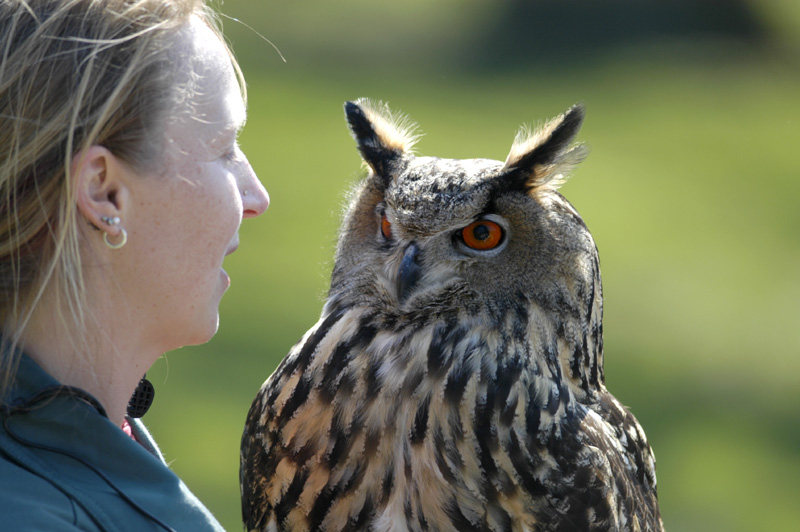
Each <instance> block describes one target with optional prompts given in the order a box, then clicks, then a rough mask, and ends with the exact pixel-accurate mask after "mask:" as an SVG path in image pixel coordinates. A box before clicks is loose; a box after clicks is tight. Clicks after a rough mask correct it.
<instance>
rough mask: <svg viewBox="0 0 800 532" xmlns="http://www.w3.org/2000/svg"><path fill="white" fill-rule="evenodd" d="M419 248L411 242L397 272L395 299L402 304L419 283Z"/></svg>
mask: <svg viewBox="0 0 800 532" xmlns="http://www.w3.org/2000/svg"><path fill="white" fill-rule="evenodd" d="M418 259H419V247H417V244H415V243H414V242H412V243H411V244H409V245H408V247H407V248H406V250H405V252H404V253H403V260H402V261H401V262H400V269H399V270H398V271H397V299H398V300H399V302H400V304H403V303H404V302H405V300H406V299H408V296H410V295H411V293H412V292H413V291H414V288H415V287H416V286H417V281H419V276H420V270H421V268H420V265H419V262H418Z"/></svg>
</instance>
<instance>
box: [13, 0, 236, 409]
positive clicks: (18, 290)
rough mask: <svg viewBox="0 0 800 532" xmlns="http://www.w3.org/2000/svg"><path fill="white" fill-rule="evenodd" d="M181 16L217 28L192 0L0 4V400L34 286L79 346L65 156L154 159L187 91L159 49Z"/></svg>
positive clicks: (75, 246) (74, 230)
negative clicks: (86, 152) (175, 105)
mask: <svg viewBox="0 0 800 532" xmlns="http://www.w3.org/2000/svg"><path fill="white" fill-rule="evenodd" d="M192 15H197V16H199V17H200V18H201V19H202V20H204V21H205V22H206V23H207V24H208V25H209V26H210V27H211V28H212V29H214V30H215V31H216V32H217V34H218V35H220V33H219V31H218V30H217V26H216V21H215V19H214V17H213V16H212V14H211V12H210V10H209V9H208V8H207V7H206V5H205V2H204V1H203V0H3V1H2V2H0V321H1V322H2V324H3V329H4V330H3V334H2V344H0V348H2V351H0V354H3V355H4V356H2V357H0V397H2V396H3V393H4V392H5V390H6V389H7V388H8V386H10V384H11V382H13V379H14V375H15V373H16V364H17V362H18V355H17V354H16V347H17V345H18V343H19V341H20V338H21V336H22V334H23V331H24V329H25V327H26V324H27V323H28V321H29V319H30V317H31V315H32V313H33V311H34V310H35V309H36V306H37V304H38V303H39V301H40V300H41V298H42V295H43V294H44V293H45V291H49V292H50V293H53V294H55V298H56V301H57V305H58V311H59V312H60V316H61V320H62V321H63V322H64V323H65V324H66V325H67V326H68V328H67V330H72V331H74V332H75V334H74V336H75V338H71V339H69V341H73V342H75V341H78V342H81V341H84V342H85V340H81V334H82V332H83V331H84V330H85V323H86V316H85V313H84V308H85V303H86V300H85V295H84V279H83V274H82V272H83V269H82V261H81V254H80V252H79V238H78V236H79V231H78V224H79V223H82V222H81V221H80V220H81V219H82V218H81V217H80V216H79V215H78V212H77V208H76V202H75V198H74V196H73V190H72V187H71V181H72V179H71V167H72V164H73V158H74V157H75V155H76V154H78V153H80V152H81V150H83V149H85V148H88V147H89V146H92V145H102V146H104V147H106V148H107V149H109V150H110V151H111V152H112V153H113V154H114V155H116V156H117V157H119V158H120V159H121V160H123V161H124V162H126V163H127V164H129V165H131V166H132V167H133V168H136V169H140V170H147V169H151V168H152V167H154V166H155V164H156V163H157V162H158V161H159V159H160V157H161V153H160V146H163V143H162V142H161V141H162V139H163V125H164V123H165V120H166V116H167V113H168V112H169V110H170V108H171V107H172V106H171V103H172V102H174V101H177V100H180V99H183V98H185V97H186V95H185V94H179V93H180V91H181V90H189V89H188V87H189V85H188V84H186V85H181V84H180V83H179V80H176V79H174V78H175V77H176V74H175V70H176V69H175V68H174V61H175V58H174V57H171V55H170V49H171V48H173V47H174V45H175V36H176V32H177V30H178V28H180V27H181V26H182V25H183V24H184V23H186V22H188V20H189V18H190V17H191V16H192ZM223 42H224V41H223ZM232 60H233V58H232ZM233 64H234V67H235V69H236V72H237V75H238V76H239V82H240V86H241V87H242V90H243V91H244V84H243V80H242V78H241V71H240V70H239V68H238V65H237V64H236V61H235V60H233ZM84 223H85V222H84ZM84 345H85V344H84Z"/></svg>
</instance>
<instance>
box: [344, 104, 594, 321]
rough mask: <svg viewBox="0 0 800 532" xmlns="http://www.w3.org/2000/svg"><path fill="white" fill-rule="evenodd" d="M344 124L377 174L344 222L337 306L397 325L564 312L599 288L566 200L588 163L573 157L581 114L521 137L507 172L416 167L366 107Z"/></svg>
mask: <svg viewBox="0 0 800 532" xmlns="http://www.w3.org/2000/svg"><path fill="white" fill-rule="evenodd" d="M346 113H347V119H348V122H349V123H350V127H351V130H352V132H353V135H354V137H355V139H356V141H357V143H358V146H359V150H360V151H361V154H362V156H363V157H364V160H365V161H366V163H367V164H368V165H369V167H370V169H371V172H370V174H369V176H368V177H367V178H366V179H365V180H364V181H363V182H362V183H361V184H360V185H359V187H358V189H357V191H356V194H355V195H354V199H353V201H352V203H351V206H350V209H349V212H348V214H347V217H346V219H345V222H344V227H343V231H342V235H341V238H340V242H339V248H338V251H337V261H336V266H335V268H334V273H333V281H332V287H331V297H332V298H336V299H340V298H344V299H348V298H349V299H351V300H354V302H359V303H362V304H364V303H366V304H369V305H373V306H375V307H380V308H381V309H382V310H384V311H386V312H390V313H419V312H426V311H432V309H436V311H437V312H441V309H450V310H452V311H454V312H455V311H458V310H459V309H463V308H469V307H471V306H475V305H480V306H486V305H488V306H490V307H493V308H497V309H501V310H502V309H503V308H507V307H510V306H515V305H519V304H520V303H521V302H522V301H521V300H525V301H537V302H538V303H539V304H540V305H546V306H548V307H556V306H559V307H560V308H564V305H563V301H564V299H565V298H567V297H569V298H572V297H574V295H575V294H564V293H562V292H564V290H565V287H567V288H566V290H569V289H570V288H571V289H575V288H578V289H580V288H579V287H580V286H583V285H585V284H587V283H590V282H591V279H586V277H587V276H588V275H590V270H591V268H588V267H587V266H586V264H585V263H587V262H591V261H592V260H594V259H595V257H596V249H595V246H594V242H593V241H592V239H591V235H590V234H589V232H588V230H587V229H586V226H585V225H584V224H583V221H582V220H581V218H580V216H579V215H578V214H577V212H576V211H575V210H574V209H573V208H572V206H571V205H570V204H569V203H568V202H567V201H566V199H564V198H563V196H561V195H560V194H559V193H558V192H557V185H558V184H559V183H560V182H561V181H563V178H564V175H565V172H566V171H568V170H569V169H570V168H571V167H572V166H574V164H576V163H577V161H578V160H579V158H581V157H582V155H583V149H582V148H581V147H580V146H578V147H574V146H570V142H571V140H572V138H573V137H574V135H575V133H577V129H578V127H579V125H580V119H581V117H582V109H581V108H580V107H575V108H573V109H570V111H568V112H567V113H565V114H564V115H562V116H560V117H558V118H556V119H555V120H554V121H553V122H551V123H550V124H548V125H547V126H545V128H544V129H543V130H542V131H544V133H542V132H541V131H540V132H538V133H536V134H534V135H528V134H525V135H519V136H518V138H517V141H516V142H515V143H514V147H513V148H512V151H511V154H510V155H509V158H508V159H507V160H506V162H505V163H503V162H500V161H494V160H489V159H464V160H453V159H442V158H437V157H417V156H415V155H414V153H413V152H412V150H411V147H412V143H413V137H412V136H411V134H410V133H409V129H408V128H404V127H401V126H398V125H397V124H398V120H397V119H396V117H393V116H392V114H391V112H389V111H388V110H387V109H386V108H385V107H381V106H380V105H377V104H373V103H371V102H369V101H366V100H359V101H357V102H355V103H348V104H347V105H346ZM565 129H567V130H568V131H564V130H565ZM532 137H535V138H533V140H531V139H532ZM536 152H538V153H536Z"/></svg>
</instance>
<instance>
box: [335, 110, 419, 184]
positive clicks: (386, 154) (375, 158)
mask: <svg viewBox="0 0 800 532" xmlns="http://www.w3.org/2000/svg"><path fill="white" fill-rule="evenodd" d="M344 113H345V118H346V119H347V123H348V125H349V126H350V133H351V134H352V135H353V138H354V139H355V141H356V143H357V145H358V151H360V152H361V157H362V158H363V159H364V161H365V162H366V163H367V164H369V166H370V167H372V169H373V170H374V171H375V173H376V174H379V175H381V176H384V177H388V173H389V172H390V171H391V169H390V168H389V166H390V164H391V162H393V161H395V160H397V159H399V158H400V157H401V156H402V155H403V154H405V153H413V149H414V144H415V143H416V141H417V139H418V138H419V136H418V135H416V134H415V129H416V124H414V123H413V122H411V121H410V120H409V119H408V118H407V117H406V116H405V115H402V114H398V113H394V112H392V110H391V109H389V106H388V105H386V104H385V103H383V102H375V101H372V100H369V99H367V98H359V99H358V100H356V101H355V102H346V103H345V104H344Z"/></svg>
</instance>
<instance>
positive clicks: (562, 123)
mask: <svg viewBox="0 0 800 532" xmlns="http://www.w3.org/2000/svg"><path fill="white" fill-rule="evenodd" d="M584 113H585V112H584V108H583V105H581V104H576V105H573V106H572V107H570V108H569V109H568V110H567V111H566V112H565V113H563V114H561V115H559V116H557V117H556V118H554V119H552V120H550V121H549V122H547V123H546V124H545V125H544V126H543V127H541V128H540V129H538V130H536V131H535V132H531V130H529V129H526V128H523V129H521V130H520V131H519V133H517V137H516V139H514V144H513V145H512V146H511V152H510V153H509V154H508V157H507V158H506V163H505V166H504V167H503V170H504V171H506V172H509V173H514V174H516V175H518V176H519V178H520V179H521V180H522V184H523V186H524V187H525V188H527V189H535V188H539V187H543V186H547V187H548V188H551V189H557V188H558V187H559V186H560V185H561V184H562V183H564V181H566V179H567V177H569V174H570V172H571V171H572V169H573V168H574V167H575V166H576V165H577V164H578V163H580V162H581V161H582V160H583V159H584V158H585V157H586V155H587V153H588V149H587V148H586V146H584V145H583V144H574V145H571V144H570V143H571V142H572V141H573V139H574V138H575V136H576V135H577V134H578V130H579V129H580V127H581V124H582V123H583V117H584Z"/></svg>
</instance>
